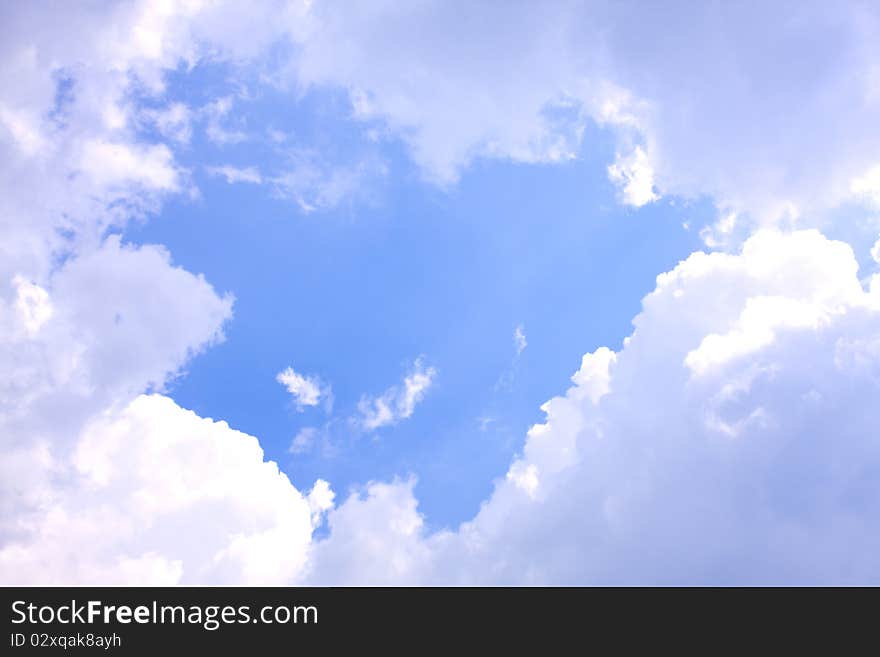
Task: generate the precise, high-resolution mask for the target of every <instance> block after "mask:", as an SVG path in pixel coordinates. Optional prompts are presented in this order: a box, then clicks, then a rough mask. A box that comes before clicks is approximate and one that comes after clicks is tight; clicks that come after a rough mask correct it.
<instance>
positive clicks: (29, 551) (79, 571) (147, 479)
mask: <svg viewBox="0 0 880 657" xmlns="http://www.w3.org/2000/svg"><path fill="white" fill-rule="evenodd" d="M58 468H59V470H58V472H57V473H56V476H57V477H58V478H59V479H60V481H61V482H63V483H60V484H56V487H55V488H53V489H52V491H51V495H50V496H49V497H48V499H45V500H43V509H42V512H41V513H40V514H39V515H38V516H36V518H34V519H30V520H28V521H23V522H21V523H19V524H18V525H17V526H16V527H15V528H14V530H13V531H12V536H11V538H10V537H8V538H7V540H6V541H5V542H4V543H5V544H4V545H3V547H2V548H0V570H2V572H3V573H4V581H5V583H16V582H18V583H27V584H37V583H47V584H75V583H92V584H95V583H103V584H117V583H121V582H132V581H134V582H137V583H139V584H156V585H168V584H178V583H187V582H189V583H203V582H208V581H210V582H227V583H250V584H266V583H272V582H279V581H286V580H288V579H290V578H291V577H293V576H294V575H295V574H297V573H298V572H299V570H300V568H301V567H302V563H303V561H304V559H305V556H306V548H307V546H308V543H309V541H310V539H311V531H312V523H313V519H314V521H315V522H317V521H318V519H319V518H320V514H321V513H322V512H323V511H324V510H326V509H327V508H329V506H330V505H331V504H332V499H333V494H332V491H330V489H329V487H328V486H327V484H326V483H325V482H318V483H317V484H316V485H315V489H314V490H313V493H312V495H310V496H309V497H304V496H303V495H302V494H300V493H299V491H297V490H296V489H295V488H294V487H293V486H292V485H291V484H290V482H289V481H288V479H287V477H286V476H285V475H284V474H282V473H280V472H279V471H278V467H277V466H276V465H275V464H274V463H271V462H265V461H263V452H262V450H261V449H260V446H259V443H258V442H257V439H256V438H253V437H251V436H248V435H245V434H242V433H240V432H238V431H234V430H233V429H230V428H229V427H228V426H227V425H226V423H225V422H214V421H212V420H210V419H203V418H199V417H198V416H196V415H195V414H194V413H192V412H190V411H185V410H183V409H181V408H180V407H178V406H177V405H176V404H175V403H174V402H173V401H171V400H170V399H168V398H167V397H163V396H160V395H151V396H141V397H138V398H137V399H135V400H134V401H133V402H131V403H130V404H129V405H128V406H126V407H124V408H121V409H118V410H111V411H107V412H105V413H103V414H101V415H100V416H98V417H97V418H96V419H95V420H93V421H91V422H90V423H88V424H87V425H86V426H85V427H84V429H83V430H82V432H81V433H80V435H79V436H78V438H77V442H76V448H75V450H74V452H73V456H72V459H71V462H70V463H69V464H68V463H59V464H58Z"/></svg>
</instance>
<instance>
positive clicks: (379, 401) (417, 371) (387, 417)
mask: <svg viewBox="0 0 880 657" xmlns="http://www.w3.org/2000/svg"><path fill="white" fill-rule="evenodd" d="M435 376H437V370H435V369H434V368H433V367H425V365H424V363H423V362H422V359H421V358H417V359H416V361H415V363H413V366H412V370H411V371H410V373H409V374H407V375H406V376H405V377H404V379H403V384H402V385H397V386H391V387H390V388H388V389H387V390H386V391H385V392H384V393H382V394H381V395H380V396H378V397H363V398H362V399H361V401H360V402H359V403H358V410H359V411H360V414H361V416H360V418H358V424H359V425H360V426H361V427H363V428H364V429H365V430H366V431H373V430H375V429H378V428H380V427H384V426H388V425H391V424H397V423H398V422H400V420H405V419H406V418H408V417H410V416H411V415H412V414H413V411H415V409H416V405H417V404H418V403H419V402H421V401H422V399H423V398H424V396H425V394H426V393H427V392H428V388H430V387H431V384H432V383H433V382H434V377H435Z"/></svg>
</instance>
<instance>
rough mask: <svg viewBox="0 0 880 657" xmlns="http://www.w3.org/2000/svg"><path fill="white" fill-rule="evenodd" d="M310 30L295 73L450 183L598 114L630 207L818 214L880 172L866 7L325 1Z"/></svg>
mask: <svg viewBox="0 0 880 657" xmlns="http://www.w3.org/2000/svg"><path fill="white" fill-rule="evenodd" d="M305 25H307V28H301V29H295V28H294V29H291V34H292V38H293V39H294V41H295V42H296V43H297V44H298V45H299V46H300V47H301V52H300V53H299V54H298V57H297V60H296V62H295V64H294V67H293V70H294V71H295V75H296V79H297V82H298V83H300V84H315V85H332V86H341V87H344V88H347V89H348V90H349V92H350V94H351V97H352V102H353V106H354V108H355V115H356V116H358V117H360V118H361V119H363V120H366V121H373V122H379V123H381V124H383V125H385V126H386V127H387V128H388V129H389V130H390V131H391V132H392V134H394V135H396V136H398V137H400V138H401V139H403V140H404V141H405V142H406V143H407V144H408V146H409V148H410V152H411V153H412V156H413V158H414V159H415V160H416V162H418V163H419V164H420V165H421V166H422V168H423V171H424V172H425V175H426V176H427V177H428V178H430V179H433V180H436V181H438V182H440V183H441V184H448V183H450V182H453V181H455V180H456V179H457V178H458V176H459V175H460V173H461V171H462V170H463V169H464V168H466V167H467V166H468V164H469V163H471V162H472V161H473V160H474V159H476V158H480V157H499V158H507V159H512V160H515V161H523V162H555V161H564V160H565V159H567V157H569V156H570V154H572V153H574V152H577V151H578V149H579V148H580V146H581V135H582V134H583V127H584V125H585V122H586V121H590V120H592V121H595V122H596V123H598V124H600V125H604V126H608V127H610V128H611V129H613V130H614V131H615V132H616V133H617V135H618V139H619V152H620V153H621V154H622V155H621V156H620V157H619V158H618V160H617V161H616V162H614V163H611V168H610V174H611V176H612V178H613V179H615V180H617V181H618V182H619V183H620V184H621V187H622V190H621V193H622V196H621V198H622V200H623V201H624V202H626V203H632V204H634V205H641V204H644V203H647V202H650V201H651V200H654V199H655V198H656V195H658V194H660V193H663V194H673V195H682V196H686V197H699V196H704V195H709V196H711V197H713V198H714V199H715V201H716V202H717V203H718V204H719V206H721V207H722V208H724V209H731V210H735V211H740V212H744V213H745V214H746V215H747V216H748V217H750V218H751V219H752V220H754V221H759V222H770V221H779V220H780V219H786V218H787V217H789V216H790V215H791V210H792V209H793V208H794V209H796V210H797V212H798V213H799V214H800V215H802V221H815V220H816V217H815V213H816V212H817V211H821V210H824V209H828V208H831V207H834V206H836V205H838V204H839V203H841V202H843V201H845V200H847V199H849V198H852V196H853V194H854V193H857V192H858V193H862V192H863V191H867V190H863V189H862V188H863V187H864V184H862V183H857V184H856V189H851V184H852V181H853V180H864V176H865V172H866V171H868V170H869V169H870V167H871V166H874V165H876V153H877V150H878V147H880V136H878V132H877V130H876V129H875V117H876V114H877V111H878V104H880V93H878V92H877V88H878V85H877V73H876V71H877V61H878V59H880V52H878V46H877V44H878V43H880V40H878V38H877V35H878V29H880V27H878V26H880V16H878V13H877V11H876V8H874V7H872V6H869V5H866V4H863V3H842V4H841V3H837V4H835V5H833V6H832V5H829V4H828V3H818V2H807V3H796V4H791V3H781V4H774V5H772V6H767V5H760V6H759V5H743V4H737V5H724V6H722V5H716V4H701V5H694V4H692V3H684V2H679V3H671V4H669V5H667V6H665V7H664V9H663V11H662V12H660V11H659V10H657V11H654V10H650V9H646V8H645V7H644V6H643V3H636V2H619V3H614V4H613V5H603V4H596V3H569V2H561V3H541V4H539V5H533V4H518V5H516V6H515V7H508V8H506V9H505V11H504V12H503V16H501V15H500V14H499V12H498V11H497V8H495V7H492V6H488V5H487V6H479V7H471V8H469V11H468V20H467V21H463V20H461V16H460V12H458V10H457V9H455V8H453V7H451V6H449V5H448V4H446V3H442V2H439V1H438V2H431V1H429V2H424V3H420V4H419V6H418V7H416V8H408V9H407V10H406V11H402V10H401V9H400V8H399V7H397V6H395V5H385V4H380V5H377V4H375V3H345V10H344V11H343V10H341V6H340V5H339V4H338V3H334V2H325V3H320V4H316V5H313V6H312V8H311V11H310V12H309V14H308V16H307V19H306V21H305ZM425 34H431V35H434V37H432V38H424V35H425ZM440 35H442V37H441V36H440ZM450 43H455V47H454V48H450V47H449V44H450ZM829 117H834V119H833V120H829ZM817 153H821V154H822V156H821V157H816V154H817ZM867 182H868V181H867V180H864V183H865V184H867ZM871 189H873V187H871Z"/></svg>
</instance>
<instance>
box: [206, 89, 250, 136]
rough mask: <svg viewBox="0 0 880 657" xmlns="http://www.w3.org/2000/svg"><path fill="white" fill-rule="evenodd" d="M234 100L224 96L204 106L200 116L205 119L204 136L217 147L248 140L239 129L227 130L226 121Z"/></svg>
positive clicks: (244, 133) (245, 134)
mask: <svg viewBox="0 0 880 657" xmlns="http://www.w3.org/2000/svg"><path fill="white" fill-rule="evenodd" d="M233 103H234V100H233V98H232V96H224V97H223V98H218V99H217V100H215V101H212V102H211V103H209V104H208V105H205V106H204V107H203V108H202V109H201V110H200V114H201V115H202V116H204V117H205V121H206V125H205V135H206V136H207V137H208V139H209V140H210V141H212V142H213V143H215V144H217V145H219V146H226V145H228V144H238V143H241V142H243V141H245V140H246V139H247V138H248V135H247V133H246V132H245V131H244V130H242V129H241V128H229V127H227V125H226V121H227V119H228V117H229V115H230V113H231V110H232V106H233Z"/></svg>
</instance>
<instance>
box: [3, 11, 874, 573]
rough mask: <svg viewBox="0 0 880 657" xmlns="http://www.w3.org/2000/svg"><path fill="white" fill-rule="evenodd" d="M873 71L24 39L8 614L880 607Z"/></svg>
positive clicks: (749, 46) (599, 45) (6, 131)
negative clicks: (807, 589)
mask: <svg viewBox="0 0 880 657" xmlns="http://www.w3.org/2000/svg"><path fill="white" fill-rule="evenodd" d="M878 44H880V15H878V13H877V10H876V8H875V7H874V6H873V5H872V4H871V3H863V2H859V1H857V0H853V2H844V3H835V4H830V3H822V2H797V3H795V2H791V3H787V2H778V3H773V4H772V5H767V4H765V5H760V4H754V3H753V4H743V3H728V4H719V3H687V2H669V3H664V7H663V10H662V11H655V10H653V9H652V8H651V7H648V6H647V3H644V2H639V1H638V0H621V1H620V2H616V3H613V4H601V3H599V4H596V3H591V2H580V1H578V0H574V1H568V0H563V1H561V2H542V3H534V2H532V3H528V2H522V3H516V2H512V3H503V4H499V3H480V2H473V3H449V2H443V1H441V0H423V1H422V2H419V3H415V4H413V3H394V2H371V1H364V2H350V1H346V2H340V1H338V0H316V1H315V2H306V1H303V0H258V1H255V2H251V3H242V2H234V1H232V0H215V1H212V2H210V3H199V2H192V3H167V2H162V1H160V0H133V1H131V2H117V1H115V0H106V2H97V3H87V4H86V3H63V4H59V3H52V4H50V3H41V2H29V3H6V4H5V5H3V6H2V8H0V163H2V164H0V372H2V373H3V374H4V376H2V377H0V583H4V584H6V583H24V584H38V583H43V584H68V583H69V584H74V583H76V584H126V583H128V584H139V585H147V584H155V585H173V584H273V585H279V584H280V585H284V584H322V585H325V584H342V585H346V584H348V585H351V584H405V585H412V584H444V585H445V584H489V585H497V584H539V585H544V584H563V585H564V584H755V583H758V584H766V583H774V584H806V583H814V584H815V583H819V584H824V583H828V584H864V583H877V582H878V581H880V579H878V573H880V562H878V556H877V555H880V526H878V523H877V519H878V518H880V487H878V486H877V473H878V472H880V465H878V464H880V443H878V440H877V430H876V427H877V426H878V425H880V416H878V410H877V409H878V407H877V404H876V399H877V396H878V395H880V158H878V155H877V154H878V153H880V130H878V127H877V116H878V115H880V92H878V89H880V85H878V76H877V71H880V48H878Z"/></svg>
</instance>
